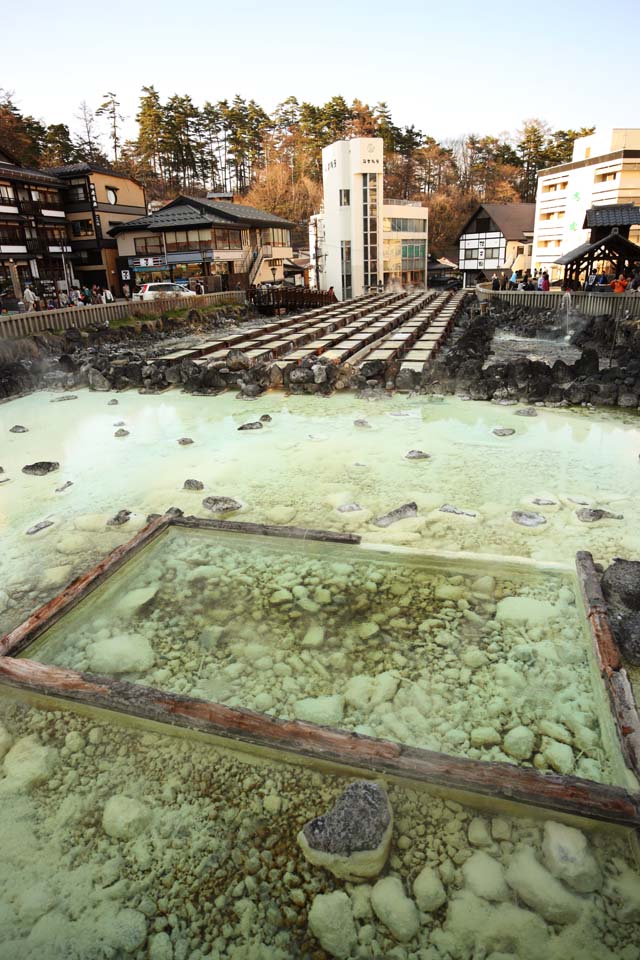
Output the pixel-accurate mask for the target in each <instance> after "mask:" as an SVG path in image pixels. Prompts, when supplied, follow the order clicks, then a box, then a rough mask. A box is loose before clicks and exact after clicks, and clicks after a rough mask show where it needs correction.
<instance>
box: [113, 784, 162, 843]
mask: <svg viewBox="0 0 640 960" xmlns="http://www.w3.org/2000/svg"><path fill="white" fill-rule="evenodd" d="M150 820H151V811H150V810H149V809H148V808H147V807H146V806H145V805H144V804H142V803H140V801H139V800H135V799H134V798H133V797H127V796H125V795H124V794H115V795H114V796H113V797H109V799H108V800H107V802H106V804H105V807H104V811H103V814H102V828H103V830H104V832H105V833H106V834H107V835H108V836H110V837H114V838H115V839H117V840H133V839H135V838H136V837H138V836H139V835H140V833H142V831H143V830H144V829H145V828H146V827H147V825H148V824H149V821H150Z"/></svg>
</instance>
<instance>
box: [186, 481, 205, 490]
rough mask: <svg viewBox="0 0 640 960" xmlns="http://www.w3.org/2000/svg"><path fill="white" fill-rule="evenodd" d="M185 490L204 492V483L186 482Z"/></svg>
mask: <svg viewBox="0 0 640 960" xmlns="http://www.w3.org/2000/svg"><path fill="white" fill-rule="evenodd" d="M183 489H184V490H204V483H202V481H201V480H185V482H184V484H183Z"/></svg>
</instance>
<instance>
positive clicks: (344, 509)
mask: <svg viewBox="0 0 640 960" xmlns="http://www.w3.org/2000/svg"><path fill="white" fill-rule="evenodd" d="M336 509H337V511H338V513H357V512H358V510H363V509H364V507H361V506H360V504H359V503H343V504H342V506H340V507H337V508H336Z"/></svg>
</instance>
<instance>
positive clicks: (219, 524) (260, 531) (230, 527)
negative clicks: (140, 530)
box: [170, 517, 362, 546]
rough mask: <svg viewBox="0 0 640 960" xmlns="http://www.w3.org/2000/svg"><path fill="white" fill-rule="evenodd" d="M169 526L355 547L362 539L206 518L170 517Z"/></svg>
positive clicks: (338, 533)
mask: <svg viewBox="0 0 640 960" xmlns="http://www.w3.org/2000/svg"><path fill="white" fill-rule="evenodd" d="M170 521H171V526H174V527H185V528H187V529H189V530H224V531H226V532H227V533H249V534H254V535H258V536H262V537H284V538H285V539H288V540H317V541H320V542H321V543H343V544H349V545H351V546H357V545H358V544H359V543H361V542H362V537H360V536H359V535H358V534H357V533H342V531H340V530H318V529H316V528H315V527H288V526H284V525H282V524H274V523H251V522H248V521H244V520H215V519H213V518H211V519H209V518H208V517H171V518H170Z"/></svg>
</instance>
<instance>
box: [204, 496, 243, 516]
mask: <svg viewBox="0 0 640 960" xmlns="http://www.w3.org/2000/svg"><path fill="white" fill-rule="evenodd" d="M202 506H203V507H205V509H206V510H211V512H212V513H233V512H234V510H242V504H241V503H239V502H238V501H237V500H234V499H233V497H205V498H204V500H203V501H202Z"/></svg>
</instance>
